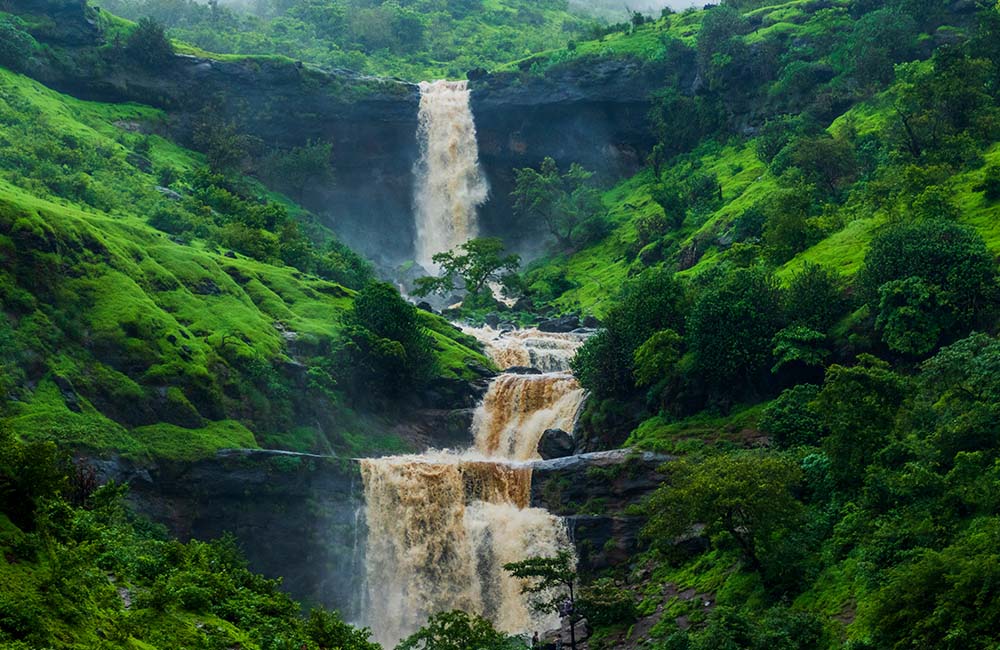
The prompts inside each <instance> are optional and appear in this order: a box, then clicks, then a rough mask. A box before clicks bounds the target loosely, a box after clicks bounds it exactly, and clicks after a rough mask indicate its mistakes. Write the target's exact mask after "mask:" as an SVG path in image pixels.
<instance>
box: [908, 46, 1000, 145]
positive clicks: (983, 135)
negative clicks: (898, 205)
mask: <svg viewBox="0 0 1000 650" xmlns="http://www.w3.org/2000/svg"><path fill="white" fill-rule="evenodd" d="M899 70H900V71H899V76H900V78H901V82H900V83H898V84H896V85H895V87H894V88H895V91H894V92H895V95H896V100H895V106H894V109H895V112H896V116H897V118H898V140H899V142H900V143H901V146H902V148H903V149H904V150H905V151H906V152H908V153H909V154H910V155H911V156H912V157H914V158H921V157H924V156H927V157H929V158H931V159H932V160H935V159H936V160H941V161H943V162H947V163H949V164H964V163H965V162H966V159H967V158H968V152H967V149H968V145H969V143H970V140H969V138H971V142H972V143H973V144H974V143H975V142H976V141H982V140H986V139H989V138H991V137H992V136H993V135H994V134H995V133H996V129H997V114H998V110H997V108H996V106H995V101H994V99H993V98H992V96H991V95H990V93H989V92H988V88H989V83H988V82H989V78H990V74H991V71H992V68H991V64H990V62H989V61H987V60H984V59H976V58H972V57H970V56H969V55H968V54H966V53H965V52H963V51H962V50H961V49H960V48H957V47H940V48H938V49H937V50H935V52H934V56H933V58H932V66H931V67H930V68H929V69H928V68H927V67H926V66H922V65H917V64H904V65H902V66H900V69H899ZM963 136H965V137H963Z"/></svg>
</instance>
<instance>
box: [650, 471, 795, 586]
mask: <svg viewBox="0 0 1000 650" xmlns="http://www.w3.org/2000/svg"><path fill="white" fill-rule="evenodd" d="M801 477H802V473H801V470H800V469H799V467H798V466H797V465H796V464H795V463H793V462H792V461H791V460H789V459H786V458H784V457H781V456H775V455H770V454H765V453H757V452H740V453H733V454H719V455H716V456H711V457H709V458H707V459H705V460H703V461H701V462H695V461H690V460H682V461H677V462H675V463H671V465H670V478H669V480H668V481H667V482H666V483H664V484H663V485H662V486H660V487H659V488H657V490H656V491H655V492H654V493H653V495H652V497H651V498H650V500H649V502H648V506H647V512H648V514H649V522H648V523H647V524H646V528H645V530H644V534H645V535H646V536H648V537H651V538H652V539H653V540H654V543H656V544H658V545H660V546H665V547H666V546H670V545H672V544H673V543H674V542H675V541H676V540H677V539H678V538H681V537H684V536H686V535H688V534H690V533H691V531H692V529H693V527H694V526H695V525H696V524H704V525H705V530H706V532H707V533H708V535H709V536H710V538H711V540H712V543H713V544H716V545H718V544H720V543H721V542H722V540H723V539H728V540H731V541H732V542H734V543H735V544H736V547H737V548H738V549H739V551H740V553H741V555H742V557H743V559H744V560H745V561H746V563H747V564H748V565H749V566H750V567H751V568H753V569H760V568H762V567H763V565H764V563H766V561H767V560H768V556H767V553H768V550H769V549H770V548H771V547H772V545H773V544H774V542H776V541H777V539H778V537H780V536H781V535H782V534H783V533H786V532H787V531H789V530H790V529H791V528H792V527H793V526H795V524H796V522H797V521H798V519H799V517H800V515H801V513H802V504H801V503H799V501H798V500H797V499H796V498H795V496H794V493H793V491H794V489H795V486H796V485H797V484H798V483H799V481H800V480H801Z"/></svg>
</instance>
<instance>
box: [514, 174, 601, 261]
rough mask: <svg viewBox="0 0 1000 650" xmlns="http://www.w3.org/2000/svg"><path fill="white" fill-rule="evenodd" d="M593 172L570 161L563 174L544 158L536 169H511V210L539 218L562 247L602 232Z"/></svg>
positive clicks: (581, 243)
mask: <svg viewBox="0 0 1000 650" xmlns="http://www.w3.org/2000/svg"><path fill="white" fill-rule="evenodd" d="M593 176H594V173H593V172H590V171H587V170H586V169H584V168H583V167H582V166H581V165H579V164H577V163H573V164H572V165H570V168H569V171H567V172H566V173H565V174H561V175H560V172H559V167H558V165H556V161H555V160H553V159H552V158H548V157H547V158H545V159H544V160H543V161H542V163H541V165H539V167H538V169H534V168H531V167H525V168H523V169H515V170H514V191H513V192H512V193H511V196H512V197H513V198H514V211H515V212H516V213H517V214H518V215H519V216H521V217H522V218H524V219H539V220H541V221H542V222H543V223H544V224H545V226H546V228H547V230H548V231H549V233H550V234H551V235H552V236H553V237H555V239H556V243H557V244H558V245H559V247H560V248H561V249H562V250H567V251H568V250H573V249H576V248H578V247H580V246H584V245H586V244H588V243H590V242H591V241H594V240H596V239H598V238H599V237H601V236H603V235H604V230H605V227H606V226H605V222H604V205H603V203H602V202H601V194H600V192H599V191H598V189H597V188H596V187H595V186H594V184H593V183H592V179H593Z"/></svg>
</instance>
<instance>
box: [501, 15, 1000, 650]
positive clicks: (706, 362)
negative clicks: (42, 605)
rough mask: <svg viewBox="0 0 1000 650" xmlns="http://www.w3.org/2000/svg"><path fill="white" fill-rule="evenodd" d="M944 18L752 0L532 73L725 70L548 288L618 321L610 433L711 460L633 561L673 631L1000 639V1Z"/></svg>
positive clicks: (656, 113)
mask: <svg viewBox="0 0 1000 650" xmlns="http://www.w3.org/2000/svg"><path fill="white" fill-rule="evenodd" d="M942 7H943V5H940V4H939V3H930V2H890V3H879V4H875V3H866V2H853V1H850V2H849V1H845V2H835V3H826V4H825V5H824V6H823V8H817V7H814V6H811V5H809V4H808V3H799V2H792V3H783V4H770V3H764V2H753V3H730V5H729V6H723V7H720V8H716V9H710V10H706V11H699V12H686V13H684V14H675V15H669V16H665V17H663V18H662V19H660V20H657V21H655V22H653V23H646V24H642V25H638V26H633V27H632V28H630V29H629V30H628V31H622V32H619V33H617V34H610V35H608V36H606V37H604V38H602V39H601V40H598V41H592V42H587V43H578V44H576V46H575V47H574V48H567V49H564V50H558V51H553V52H548V53H544V54H542V55H539V56H537V57H534V58H533V59H529V60H528V61H524V62H520V63H519V64H518V68H519V69H520V70H521V71H523V72H522V74H542V75H544V74H547V73H548V71H549V70H551V69H554V68H558V67H561V66H573V65H586V62H588V61H593V60H594V59H595V58H599V57H629V58H633V59H641V60H647V61H670V62H674V63H675V64H676V65H694V66H696V67H697V70H698V72H699V74H700V78H701V79H702V83H703V85H702V86H701V87H700V88H699V89H698V90H697V91H696V92H695V93H694V94H691V93H689V92H687V90H686V89H682V88H680V87H679V86H678V85H677V84H678V80H677V79H672V78H667V79H665V80H664V89H663V90H662V92H661V99H660V100H659V102H658V103H657V104H656V105H655V106H654V108H653V110H652V113H651V115H650V119H651V122H652V123H653V124H654V126H655V128H656V130H657V131H658V133H659V138H660V141H659V142H658V143H657V144H656V145H655V146H654V147H653V148H652V151H651V155H650V158H649V160H648V167H647V168H646V169H645V170H643V171H642V172H640V173H639V174H637V175H636V176H634V177H633V178H630V179H627V180H625V181H622V182H621V183H619V184H618V185H617V186H615V187H613V188H612V189H610V190H608V191H606V192H605V193H604V195H603V202H604V213H605V214H606V215H607V216H606V217H604V218H605V221H606V222H607V224H608V225H609V226H610V227H611V228H612V232H611V234H610V235H608V236H607V237H605V238H604V239H602V240H600V241H599V242H597V243H593V244H590V245H588V246H585V247H583V248H582V249H580V250H577V251H575V252H573V253H571V254H568V255H566V254H559V255H553V256H551V257H549V258H547V259H544V260H541V261H537V262H535V263H534V264H533V265H532V266H531V267H529V270H528V272H527V273H526V274H525V278H524V284H525V286H527V287H529V290H528V293H529V295H531V297H532V299H533V300H534V301H535V302H536V304H538V305H539V306H541V307H543V308H544V307H548V308H550V309H552V310H554V311H556V312H578V313H581V312H582V313H596V314H598V315H600V316H601V317H602V319H603V320H604V329H603V330H601V331H600V332H599V333H598V334H597V335H595V336H594V337H592V338H591V339H590V340H589V341H588V342H587V343H586V345H585V346H584V347H583V349H582V350H581V352H580V353H579V354H578V356H577V358H576V360H575V362H574V369H575V371H576V374H577V376H578V377H579V378H580V379H581V381H582V382H583V383H584V385H585V386H586V387H587V388H588V389H589V390H590V391H591V400H590V401H589V404H588V407H587V411H586V413H585V414H584V415H583V419H582V427H583V432H584V434H585V436H586V440H587V444H589V445H591V446H592V447H600V446H604V447H608V446H618V445H622V444H629V445H636V446H639V447H643V448H647V449H653V450H659V451H664V452H670V453H679V454H681V455H683V456H684V459H683V460H682V461H680V462H678V463H676V464H674V465H671V466H668V468H667V470H666V471H667V473H668V475H669V476H670V478H669V480H668V482H667V483H666V484H665V485H664V486H663V487H662V488H661V489H660V490H659V491H658V492H657V493H656V494H655V495H654V497H653V498H652V499H651V501H650V502H649V504H648V506H647V508H646V510H645V514H646V515H647V516H648V517H649V523H648V526H647V528H646V536H647V540H648V541H649V543H650V544H651V546H652V548H651V550H650V551H649V553H648V554H647V555H646V556H645V557H644V558H642V559H639V560H637V561H636V562H635V563H634V564H633V567H634V568H637V567H640V566H643V567H645V566H648V565H646V564H644V563H645V562H647V561H651V562H652V563H653V564H654V565H655V566H656V567H657V568H656V569H654V571H653V575H652V576H651V577H646V578H639V575H640V572H639V570H638V569H636V571H637V573H636V574H634V575H631V576H629V581H632V580H636V579H640V580H641V581H642V583H643V585H644V586H643V587H642V588H640V589H638V591H644V594H642V595H641V602H640V604H639V610H640V613H642V614H649V615H654V613H655V612H656V611H658V608H662V610H663V612H664V614H663V616H662V618H659V620H660V623H658V624H657V625H655V626H654V627H653V629H652V631H651V632H650V634H651V636H652V637H653V639H654V641H653V647H657V648H670V649H674V648H677V649H680V648H692V649H694V648H697V649H700V648H775V647H780V648H817V647H850V648H912V647H934V648H952V647H953V648H959V647H962V648H966V647H969V648H988V647H993V646H994V645H995V643H996V636H995V632H993V631H992V628H991V626H992V625H994V620H993V619H994V615H995V610H996V602H997V597H996V594H995V593H993V590H992V587H991V586H989V585H990V581H991V580H992V579H993V578H992V567H993V565H994V564H995V551H994V550H993V549H990V548H989V547H988V544H987V542H986V540H987V539H990V537H991V535H993V534H994V532H995V529H996V526H997V525H998V521H1000V518H998V517H1000V511H998V510H997V509H996V508H995V504H993V503H992V502H991V501H989V499H988V498H987V499H986V500H985V501H984V500H982V496H983V495H984V494H986V493H987V492H989V489H987V488H986V487H985V486H986V484H987V483H989V482H990V481H991V480H992V479H990V478H986V476H987V475H988V474H989V472H990V471H992V470H987V468H991V467H993V466H994V464H995V462H996V460H997V458H998V457H1000V446H998V444H997V439H996V435H995V426H994V425H992V424H987V422H991V423H992V422H995V421H996V419H997V415H998V414H997V413H996V408H995V404H994V402H995V396H994V395H993V391H994V387H993V385H994V384H995V383H996V382H995V380H993V379H987V376H988V375H989V374H990V373H995V372H996V370H997V366H996V365H995V364H996V362H997V359H996V354H997V350H1000V347H998V345H1000V343H998V342H997V339H996V332H997V329H998V325H1000V321H998V316H1000V311H998V308H1000V294H998V291H1000V284H998V267H997V253H998V252H1000V238H998V232H1000V231H998V230H997V223H1000V221H998V215H1000V206H998V204H997V203H996V195H995V194H994V193H992V188H993V185H994V183H993V179H994V176H995V171H996V164H997V152H998V146H997V144H996V143H997V141H998V140H1000V130H998V127H1000V121H998V119H997V118H998V114H997V112H996V106H997V102H998V99H1000V84H998V83H997V81H998V79H1000V56H998V51H997V48H996V43H997V42H998V41H997V35H998V33H1000V32H998V28H1000V13H998V12H997V10H996V8H995V7H993V6H990V5H984V6H983V7H981V8H980V10H979V11H978V12H967V13H958V14H955V13H949V12H948V11H945V10H944V9H943V8H942ZM672 65H673V64H672ZM530 287H535V289H533V290H532V289H530ZM965 391H968V392H965ZM988 432H991V433H988ZM748 447H753V448H752V449H748ZM966 463H972V465H971V466H970V465H967V464H966ZM973 466H974V467H976V468H977V469H972V467H973ZM981 490H987V492H981ZM976 495H978V496H976ZM696 524H703V525H704V526H705V527H704V529H703V531H702V530H701V529H700V528H695V525H696ZM695 530H698V531H699V532H698V533H697V534H696V536H698V537H701V538H702V539H703V540H704V541H705V542H706V546H698V545H692V544H682V545H676V544H675V543H674V542H675V541H676V540H678V539H681V540H687V539H689V538H690V537H691V536H692V535H695V533H693V532H692V531H695ZM973 566H978V567H980V568H981V570H980V571H976V570H974V569H972V567H973ZM622 577H625V574H624V572H623V573H620V574H619V578H622ZM665 586H666V587H667V588H668V590H667V593H668V594H674V593H677V592H678V591H683V590H685V589H690V590H693V591H694V592H695V593H697V594H703V595H704V598H703V599H702V598H694V599H686V598H681V597H678V596H676V595H668V596H666V597H664V596H663V593H664V588H665ZM694 601H698V602H694ZM703 601H711V602H712V605H711V607H708V608H706V607H704V606H703V605H702V602H703ZM678 617H681V618H680V620H683V621H684V625H683V626H682V627H683V628H684V629H679V628H678V626H677V625H676V624H675V622H674V621H675V620H677V619H678ZM653 620H656V618H655V617H654V619H653ZM615 634H618V635H619V636H618V637H616V638H622V636H624V637H627V636H628V632H627V628H623V627H622V626H615V625H612V624H609V625H607V626H605V629H604V630H602V631H600V632H599V633H598V637H599V638H612V637H613V636H614V635H615Z"/></svg>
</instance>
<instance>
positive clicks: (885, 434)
mask: <svg viewBox="0 0 1000 650" xmlns="http://www.w3.org/2000/svg"><path fill="white" fill-rule="evenodd" d="M906 393H907V382H906V380H905V379H904V378H903V377H901V376H899V375H897V374H896V373H895V372H893V371H892V370H891V369H890V368H889V364H887V363H886V362H884V361H882V360H881V359H877V358H875V357H872V356H870V355H861V356H859V357H858V363H857V365H854V366H849V367H848V366H841V365H833V366H830V367H829V368H828V369H827V371H826V381H825V382H824V383H823V389H822V390H821V391H820V393H819V396H818V397H817V398H816V401H815V404H816V411H817V412H818V413H819V415H820V417H821V418H822V419H823V421H824V422H825V423H826V426H827V428H828V429H829V435H827V436H826V439H825V440H824V444H823V446H824V449H825V450H826V453H827V455H828V456H829V458H830V472H831V474H832V475H833V478H834V480H835V481H836V482H837V484H838V486H840V487H841V488H844V489H855V488H857V487H859V486H860V485H861V484H862V482H863V480H864V475H865V469H866V468H867V467H868V466H869V465H870V464H871V463H872V461H873V460H874V457H875V454H876V453H877V452H878V451H879V450H880V449H882V448H883V447H885V446H886V445H887V444H888V443H889V441H890V440H892V436H893V432H894V425H895V421H896V415H897V413H898V411H899V408H900V406H901V405H902V402H903V399H904V397H905V396H906Z"/></svg>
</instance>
